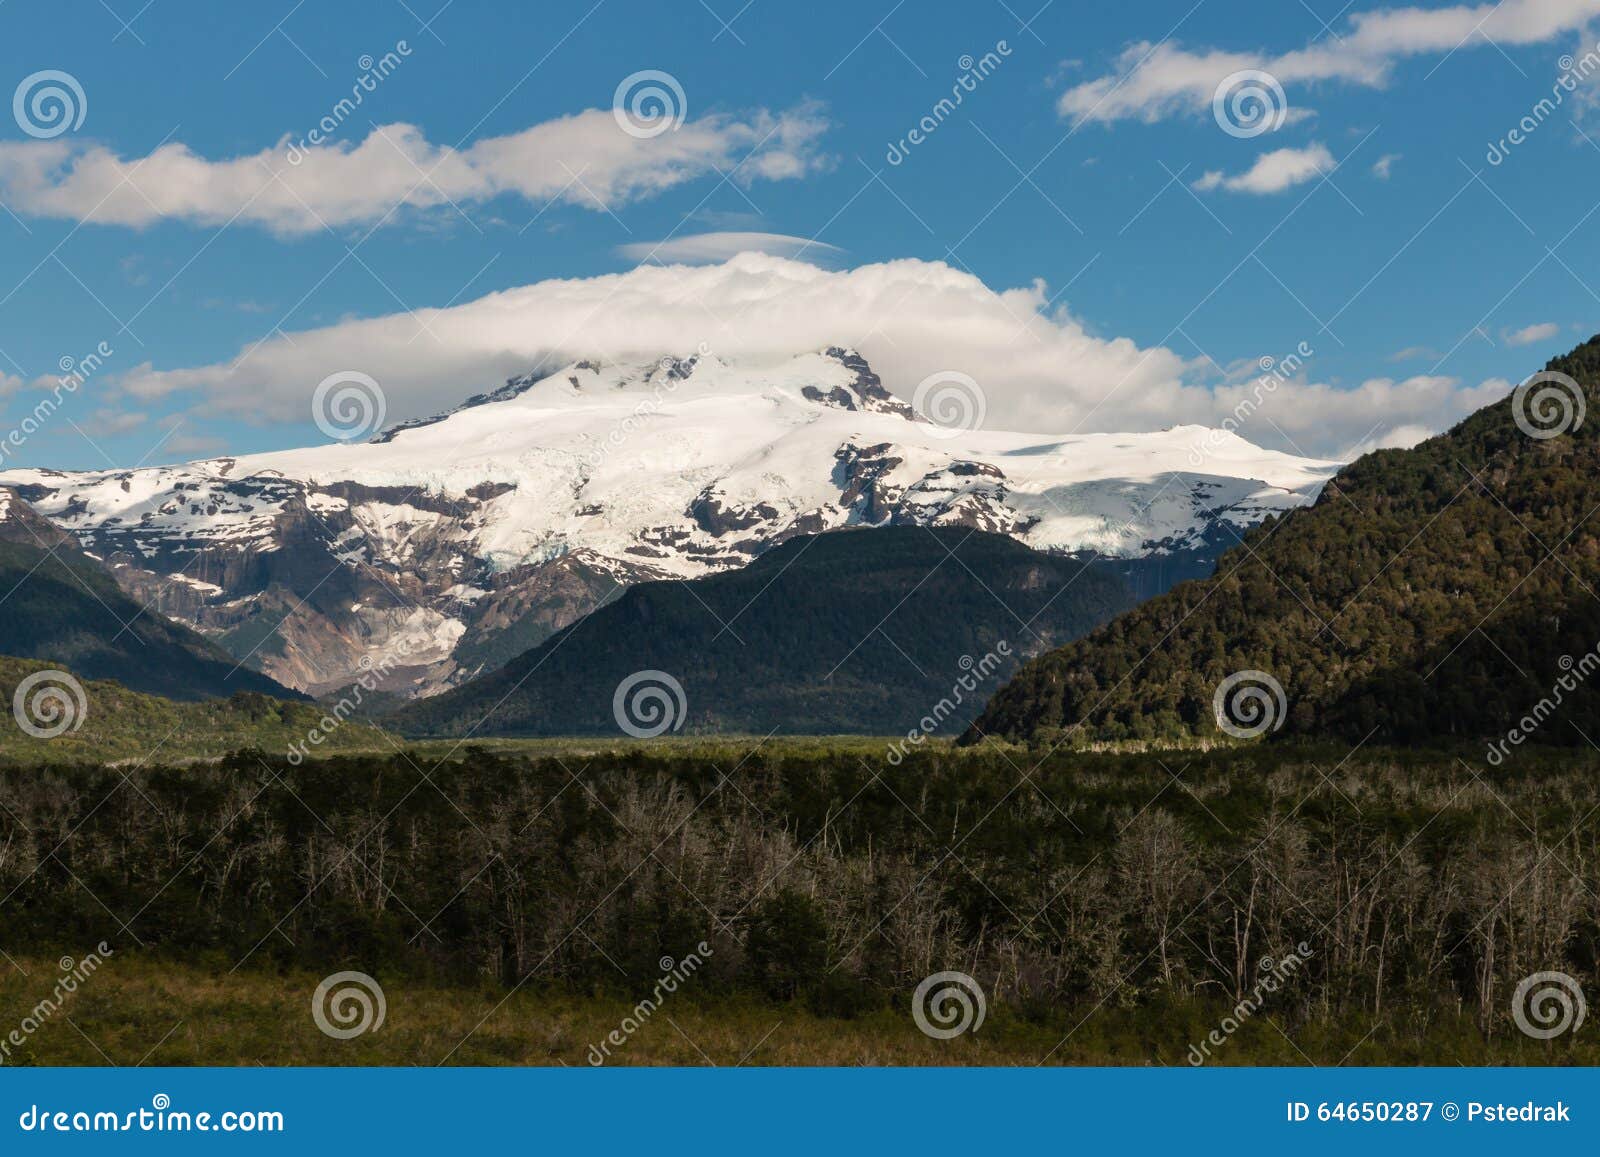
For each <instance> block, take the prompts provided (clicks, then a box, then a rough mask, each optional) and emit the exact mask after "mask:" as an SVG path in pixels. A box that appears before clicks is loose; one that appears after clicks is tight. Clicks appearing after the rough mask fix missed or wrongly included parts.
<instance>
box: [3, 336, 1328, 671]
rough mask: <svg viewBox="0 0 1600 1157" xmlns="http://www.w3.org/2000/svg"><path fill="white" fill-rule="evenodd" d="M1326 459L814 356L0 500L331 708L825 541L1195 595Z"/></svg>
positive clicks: (99, 478) (14, 474)
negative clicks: (1040, 406)
mask: <svg viewBox="0 0 1600 1157" xmlns="http://www.w3.org/2000/svg"><path fill="white" fill-rule="evenodd" d="M975 402H978V403H981V397H980V398H977V399H975ZM1334 465H1335V464H1333V463H1325V462H1316V461H1312V460H1309V459H1301V458H1295V457H1293V456H1291V455H1285V454H1279V453H1276V452H1272V451H1265V450H1261V449H1259V448H1258V447H1254V446H1252V445H1250V444H1249V443H1248V442H1245V441H1244V440H1243V439H1240V438H1238V437H1237V436H1236V435H1233V434H1229V433H1219V432H1215V431H1207V430H1204V429H1203V428H1200V427H1192V428H1191V427H1177V428H1174V429H1171V430H1167V431H1162V432H1158V433H1154V434H1133V435H1119V434H1087V435H1068V436H1049V437H1047V436H1040V435H1022V434H1011V433H1006V432H1001V431H989V430H983V429H963V428H959V427H956V428H947V427H943V426H940V425H937V424H935V423H933V422H930V421H928V420H926V419H925V418H923V417H921V416H920V415H918V414H917V413H916V412H915V411H914V410H913V409H912V408H911V407H910V406H909V405H907V404H906V403H905V402H904V401H902V400H901V399H899V398H897V397H895V396H894V395H892V394H890V393H889V392H888V391H887V390H886V389H884V388H883V386H882V383H881V382H880V381H879V379H878V377H877V375H876V374H875V373H873V372H872V370H871V368H870V366H869V365H868V364H867V363H866V361H865V359H863V358H861V357H860V355H859V354H857V353H855V352H854V351H852V350H847V349H844V348H841V347H828V348H827V349H825V350H822V351H815V352H810V353H804V354H800V355H795V356H782V357H773V358H770V359H765V360H762V359H742V360H740V361H737V362H734V361H727V360H724V359H721V358H718V357H716V356H715V355H713V354H710V353H708V352H704V351H697V352H696V353H694V354H692V355H690V356H688V357H667V358H662V359H657V360H655V361H650V362H645V363H607V364H602V363H599V362H595V361H581V362H575V363H573V364H571V365H570V366H567V367H565V368H564V369H562V370H559V371H557V372H555V373H552V374H547V375H544V376H537V375H531V374H530V375H525V376H524V377H523V378H518V379H512V380H511V381H510V382H508V383H507V384H506V385H505V386H504V387H502V388H501V389H499V390H496V391H493V392H491V393H488V394H481V395H477V396H475V397H473V398H471V399H469V400H468V402H467V403H465V404H463V405H462V406H458V407H456V408H454V409H453V410H450V411H448V412H446V413H445V414H443V415H440V416H436V417H434V418H431V419H425V420H421V421H418V422H412V423H401V424H400V425H398V426H391V427H389V428H388V429H387V430H385V431H383V432H382V433H381V434H380V435H379V437H378V439H377V440H375V441H372V442H366V443H359V444H350V445H343V444H334V445H328V446H320V447H311V448H307V449H301V450H291V451H283V452H276V453H269V454H259V455H251V456H247V457H224V458H215V459H209V460H205V461H201V462H194V463H188V464H184V465H180V466H170V467H149V468H143V469H138V470H106V471H89V472H78V473H73V472H64V471H54V470H40V469H33V470H12V471H7V472H5V473H3V474H0V482H3V483H5V484H7V485H11V486H14V487H16V488H17V489H18V491H19V493H21V494H22V495H23V496H24V497H26V498H27V499H28V500H29V501H30V502H31V503H33V504H34V506H35V507H37V508H38V510H39V511H40V512H41V513H42V514H44V515H45V516H47V517H48V518H50V519H51V520H52V521H54V522H55V523H56V524H57V525H58V526H60V527H61V528H62V529H63V530H65V531H67V532H68V533H70V534H72V535H73V536H74V538H75V539H76V540H77V542H78V543H79V544H80V545H81V546H83V547H84V548H86V549H88V550H90V551H92V552H93V553H94V554H95V555H97V556H99V557H100V558H102V559H104V560H105V561H106V563H107V565H108V566H109V567H110V569H111V571H112V573H113V574H114V575H115V576H116V578H117V579H118V581H119V582H121V583H122V585H123V586H124V587H125V588H126V589H128V590H129V591H130V592H131V593H133V594H134V595H135V596H136V597H138V598H139V599H140V600H141V601H143V602H149V603H152V604H154V605H156V606H157V607H159V608H160V609H161V610H162V611H163V612H165V613H167V614H168V615H171V616H172V617H174V618H177V619H179V620H181V621H183V622H185V623H187V624H188V625H190V626H192V627H194V628H195V629H197V630H199V631H201V632H202V633H204V634H206V635H208V636H209V637H211V638H213V639H216V640H217V641H218V642H219V643H221V644H222V645H223V646H225V647H226V648H227V649H228V650H230V651H231V652H232V653H234V654H235V655H236V656H246V655H247V656H249V662H250V663H251V664H252V665H253V666H255V667H257V668H259V669H261V670H263V671H265V672H267V673H269V674H271V675H272V676H273V677H274V678H276V679H278V680H279V681H281V682H283V683H285V684H288V685H291V686H294V687H297V688H301V689H304V690H307V691H310V692H312V693H322V692H326V691H328V690H331V689H333V688H336V687H339V686H342V685H344V684H347V683H348V682H350V681H351V679H353V678H354V677H356V676H357V674H358V673H359V672H360V671H362V670H364V669H365V668H363V667H362V663H363V662H366V663H368V664H371V665H382V666H384V668H385V669H386V670H391V674H390V676H389V682H388V686H387V688H386V689H387V690H390V691H394V692H396V693H400V694H405V695H412V696H418V695H427V694H432V693H437V692H439V691H442V690H444V689H446V688H448V687H450V686H454V685H459V684H460V683H462V682H465V681H466V680H467V679H469V678H471V677H472V676H474V675H477V674H481V673H483V672H485V671H487V670H491V669H493V666H494V665H495V664H496V663H497V662H500V661H503V660H504V658H506V657H508V656H509V654H512V653H516V652H517V651H518V650H520V649H521V648H523V647H525V646H532V645H535V644H537V643H538V642H539V641H540V640H541V639H542V638H543V637H547V636H548V635H549V634H550V633H551V632H553V631H555V630H559V629H561V628H562V627H565V626H566V625H568V624H570V623H571V622H573V621H575V620H576V619H577V618H579V617H581V616H582V615H583V614H586V613H588V612H589V611H591V610H593V609H595V608H596V607H598V606H600V605H603V604H604V603H605V602H607V601H609V600H610V599H612V598H615V597H616V594H617V592H618V591H619V590H621V589H623V588H625V587H627V586H629V585H631V584H633V583H636V582H640V581H651V580H660V579H666V578H672V577H683V578H688V577H696V576H701V575H706V574H711V573H715V572H718V571H725V570H731V569H736V568H738V567H742V566H744V565H747V564H748V563H749V562H751V561H752V560H753V559H754V558H756V557H758V556H759V555H760V554H761V553H763V552H764V551H766V550H768V549H771V548H772V547H773V546H775V545H777V544H779V543H781V542H783V541H785V540H786V539H788V538H791V537H794V536H797V535H806V534H815V533H818V532H820V531H824V530H829V529H836V528H839V527H843V526H874V527H884V526H896V525H921V526H941V525H957V526H970V527H974V528H978V529H983V530H987V531H993V532H998V533H1003V534H1007V535H1009V536H1011V537H1013V538H1016V539H1018V540H1019V541H1022V542H1024V543H1026V544H1027V545H1030V546H1033V547H1036V548H1039V549H1043V550H1046V551H1050V552H1053V553H1060V554H1066V555H1085V556H1089V555H1103V556H1108V557H1115V558H1125V559H1130V560H1137V559H1144V558H1158V559H1165V560H1170V561H1171V562H1172V563H1173V564H1174V565H1173V566H1172V567H1170V568H1165V567H1164V568H1159V569H1158V570H1152V571H1151V572H1150V573H1161V572H1163V571H1167V570H1170V572H1171V573H1173V574H1175V575H1182V574H1188V573H1193V572H1194V571H1196V570H1203V569H1205V567H1207V566H1208V565H1209V562H1210V560H1211V559H1213V558H1214V557H1215V555H1216V554H1217V553H1218V550H1219V549H1220V546H1221V545H1222V544H1226V543H1231V542H1232V541H1233V540H1234V538H1236V537H1237V532H1238V531H1240V530H1242V529H1244V528H1246V527H1248V526H1250V525H1253V524H1254V523H1255V522H1257V521H1259V520H1260V519H1262V518H1264V517H1266V516H1267V515H1268V514H1270V513H1273V512H1276V511H1282V510H1285V509H1289V508H1293V507H1295V506H1298V505H1302V504H1304V503H1306V502H1308V501H1310V500H1311V498H1312V497H1313V496H1314V494H1315V493H1316V491H1317V490H1318V488H1320V486H1321V484H1322V482H1323V480H1324V479H1325V478H1326V477H1327V476H1328V475H1329V474H1331V472H1332V469H1333V467H1334ZM530 616H531V617H530ZM513 622H522V623H523V624H524V626H523V627H522V629H521V630H520V631H519V632H517V633H515V634H514V635H513V636H510V637H507V638H502V637H501V636H502V635H503V633H504V632H505V631H506V630H508V629H509V627H510V624H512V623H513ZM402 652H403V657H404V661H403V662H399V663H396V662H395V659H396V656H397V654H400V653H402Z"/></svg>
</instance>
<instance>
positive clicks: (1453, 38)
mask: <svg viewBox="0 0 1600 1157" xmlns="http://www.w3.org/2000/svg"><path fill="white" fill-rule="evenodd" d="M1597 16H1600V0H1504V2H1503V3H1499V4H1493V5H1491V4H1482V5H1456V6H1452V7H1447V8H1431V9H1430V8H1381V9H1376V10H1374V11H1370V12H1357V13H1354V14H1353V15H1352V16H1351V17H1350V21H1349V26H1348V27H1347V28H1344V29H1342V30H1336V34H1330V35H1328V36H1326V37H1324V38H1322V39H1321V40H1319V41H1317V42H1316V43H1314V44H1312V45H1310V46H1308V47H1306V48H1301V49H1296V50H1295V51H1292V52H1285V53H1281V54H1278V55H1270V54H1267V53H1260V52H1224V51H1219V50H1216V49H1204V50H1201V51H1198V52H1191V51H1189V50H1187V49H1184V48H1181V47H1179V46H1178V45H1177V44H1176V43H1174V42H1171V41H1166V42H1162V43H1159V44H1151V43H1149V42H1148V41H1145V42H1140V43H1136V44H1130V45H1129V46H1128V47H1127V48H1126V49H1125V50H1124V51H1123V52H1122V54H1121V56H1120V57H1119V58H1118V60H1117V64H1116V68H1115V70H1114V71H1113V72H1112V73H1110V74H1108V75H1106V76H1102V77H1098V78H1096V79H1094V80H1091V81H1087V82H1085V83H1083V84H1079V85H1077V86H1075V87H1074V88H1071V89H1068V90H1067V91H1066V92H1065V93H1063V94H1062V95H1061V98H1060V100H1059V101H1058V102H1057V109H1058V111H1059V112H1060V113H1061V115H1062V116H1065V117H1071V118H1073V119H1074V120H1075V121H1077V122H1082V121H1103V122H1110V121H1117V120H1125V119H1135V120H1142V121H1146V122H1154V121H1158V120H1161V119H1163V118H1165V117H1170V116H1180V115H1184V114H1195V113H1208V112H1209V110H1210V108H1211V99H1212V96H1213V94H1214V93H1215V92H1216V89H1217V85H1218V84H1219V83H1220V82H1221V81H1222V79H1223V78H1224V77H1226V76H1228V75H1230V74H1232V73H1235V72H1239V71H1241V70H1244V69H1260V70H1262V71H1265V72H1269V73H1271V74H1272V75H1273V76H1274V77H1276V78H1277V80H1278V81H1279V83H1281V84H1283V85H1285V86H1289V85H1294V84H1314V83H1324V82H1330V81H1342V82H1345V83H1349V84H1360V85H1366V86H1369V87H1377V86H1382V85H1384V84H1385V83H1387V82H1388V79H1389V76H1390V73H1391V71H1392V69H1393V66H1394V64H1395V63H1396V62H1397V61H1400V60H1403V59H1405V58H1407V57H1412V56H1424V55H1428V56H1432V55H1442V54H1444V53H1448V52H1456V51H1460V52H1467V51H1469V50H1472V49H1476V48H1481V47H1482V46H1483V45H1486V44H1489V43H1494V44H1496V45H1499V46H1501V47H1502V48H1505V47H1514V46H1516V45H1524V44H1542V43H1545V42H1546V41H1549V40H1552V39H1554V38H1555V37H1557V36H1560V35H1562V34H1564V33H1568V32H1573V31H1576V30H1578V29H1580V28H1582V27H1584V25H1585V24H1586V23H1587V22H1588V21H1589V20H1591V19H1594V18H1595V17H1597ZM1290 103H1291V105H1292V104H1293V103H1294V100H1293V98H1291V100H1290Z"/></svg>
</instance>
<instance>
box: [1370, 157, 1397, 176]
mask: <svg viewBox="0 0 1600 1157" xmlns="http://www.w3.org/2000/svg"><path fill="white" fill-rule="evenodd" d="M1399 159H1400V154H1399V153H1384V154H1383V156H1381V157H1379V158H1378V159H1377V160H1376V161H1374V162H1373V163H1372V175H1373V176H1374V177H1376V178H1378V180H1380V181H1387V180H1388V179H1389V172H1390V170H1391V169H1393V168H1394V163H1395V162H1396V161H1398V160H1399Z"/></svg>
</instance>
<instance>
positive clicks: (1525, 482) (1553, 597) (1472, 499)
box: [968, 338, 1600, 747]
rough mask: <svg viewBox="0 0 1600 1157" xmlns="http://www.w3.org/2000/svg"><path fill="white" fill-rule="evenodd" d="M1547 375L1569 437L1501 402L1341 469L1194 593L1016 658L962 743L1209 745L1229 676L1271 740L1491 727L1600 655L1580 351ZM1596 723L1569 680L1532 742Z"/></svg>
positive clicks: (1597, 483)
mask: <svg viewBox="0 0 1600 1157" xmlns="http://www.w3.org/2000/svg"><path fill="white" fill-rule="evenodd" d="M1548 368H1549V369H1552V370H1555V371H1559V372H1561V373H1565V374H1568V375H1570V376H1571V377H1572V378H1574V379H1576V381H1577V382H1578V383H1579V384H1580V385H1581V387H1582V390H1583V393H1584V395H1585V404H1586V407H1587V410H1588V413H1589V418H1588V420H1587V421H1585V422H1583V423H1582V425H1580V426H1578V427H1577V428H1576V429H1573V430H1571V431H1570V432H1567V433H1563V434H1560V435H1559V436H1556V437H1550V438H1544V439H1540V438H1534V437H1530V436H1528V435H1526V434H1524V433H1523V432H1522V431H1521V430H1520V429H1519V428H1518V427H1517V425H1516V423H1515V421H1514V420H1513V409H1512V407H1513V402H1512V399H1510V398H1508V399H1506V400H1504V401H1502V402H1500V403H1497V404H1495V405H1493V406H1489V407H1486V408H1485V409H1483V410H1480V411H1479V412H1478V413H1476V414H1474V415H1472V416H1471V417H1470V418H1468V419H1467V420H1465V421H1464V422H1462V423H1461V424H1460V425H1458V426H1456V427H1455V428H1454V429H1452V430H1450V431H1449V432H1447V433H1445V434H1442V435H1440V436H1438V437H1436V438H1431V439H1429V440H1427V441H1425V442H1423V443H1421V444H1420V445H1418V446H1417V447H1415V448H1414V449H1410V450H1380V451H1376V452H1374V453H1371V454H1368V455H1366V456H1365V457H1363V458H1360V459H1358V460H1357V461H1356V462H1354V463H1353V464H1351V465H1350V466H1348V467H1346V468H1345V469H1343V470H1342V471H1340V472H1339V474H1338V475H1337V476H1336V477H1335V478H1334V479H1333V480H1332V481H1331V482H1329V483H1328V485H1327V487H1326V489H1325V490H1324V491H1323V493H1322V495H1321V496H1320V497H1319V499H1318V500H1317V502H1316V504H1315V505H1314V506H1312V507H1310V508H1306V509H1301V510H1296V511H1292V512H1290V513H1289V514H1288V515H1286V516H1283V517H1281V518H1278V519H1275V520H1271V521H1268V522H1266V523H1264V524H1262V525H1261V526H1259V527H1256V528H1255V529H1253V530H1251V531H1249V532H1248V533H1246V534H1245V535H1244V537H1243V539H1242V541H1241V542H1240V544H1239V545H1238V546H1237V547H1235V548H1234V549H1233V550H1231V551H1229V552H1228V553H1227V554H1225V555H1223V557H1222V558H1221V560H1220V561H1219V563H1218V565H1217V572H1216V574H1215V576H1213V577H1212V578H1210V579H1207V580H1204V581H1200V582H1189V583H1184V584H1181V585H1180V586H1177V587H1175V588H1174V589H1173V590H1172V591H1170V592H1169V593H1167V594H1165V595H1163V596H1161V597H1158V598H1156V599H1153V600H1151V601H1150V602H1147V603H1145V604H1143V605H1142V606H1140V607H1139V608H1137V609H1136V610H1134V611H1132V612H1130V613H1129V614H1126V615H1123V616H1121V617H1120V618H1118V619H1116V620H1115V621H1113V622H1112V623H1110V624H1109V625H1107V626H1106V627H1104V628H1102V629H1101V630H1099V631H1097V632H1095V633H1093V634H1091V635H1089V636H1088V637H1086V638H1084V639H1081V640H1079V641H1078V642H1076V643H1073V644H1070V645H1068V646H1066V647H1064V648H1062V649H1060V650H1058V651H1055V652H1052V653H1051V654H1049V655H1046V656H1044V657H1042V658H1039V659H1037V660H1035V661H1034V662H1032V663H1030V664H1028V665H1026V666H1025V667H1024V668H1023V669H1022V671H1020V672H1019V673H1018V675H1017V677H1016V678H1015V679H1014V680H1013V681H1012V682H1011V683H1010V684H1009V685H1008V686H1007V687H1006V688H1005V689H1004V690H1002V691H1001V692H1000V693H999V694H998V695H996V696H995V698H994V699H993V701H992V702H991V703H990V705H989V706H988V708H987V709H986V710H985V712H984V713H983V715H982V716H981V717H980V719H979V720H978V722H977V724H976V725H975V727H974V729H973V731H972V732H971V733H970V734H969V736H968V739H969V740H976V739H977V737H978V736H979V735H980V734H989V735H1003V736H1008V737H1011V738H1016V739H1022V738H1029V737H1036V738H1043V739H1047V740H1049V741H1052V742H1057V741H1066V742H1074V743H1082V742H1094V741H1099V740H1120V739H1140V740H1169V739H1176V738H1180V737H1185V736H1193V735H1200V736H1207V735H1215V734H1216V731H1217V728H1216V723H1215V719H1214V716H1213V705H1212V695H1213V692H1214V690H1215V689H1216V687H1217V685H1218V684H1219V683H1220V682H1221V680H1222V679H1224V678H1225V677H1226V676H1228V675H1230V674H1232V673H1233V672H1237V671H1241V670H1259V671H1264V672H1267V673H1269V674H1270V675H1271V676H1272V677H1273V678H1275V679H1276V680H1277V681H1278V682H1279V683H1280V684H1281V685H1282V687H1283V688H1284V690H1285V693H1286V698H1287V704H1288V711H1287V716H1286V718H1285V719H1284V720H1283V726H1282V730H1281V731H1280V732H1279V733H1278V734H1279V736H1280V737H1284V736H1292V735H1300V736H1307V735H1312V736H1322V737H1340V738H1343V739H1344V740H1346V741H1350V742H1355V741H1359V740H1362V739H1365V738H1367V737H1368V736H1371V737H1372V741H1373V742H1404V743H1415V742H1428V741H1433V740H1440V741H1450V740H1458V739H1461V738H1486V737H1492V736H1496V735H1502V734H1504V733H1505V732H1506V731H1507V729H1508V728H1509V727H1511V726H1512V725H1513V724H1514V723H1515V722H1516V721H1518V720H1520V719H1521V718H1522V717H1523V716H1524V715H1525V714H1526V713H1527V712H1528V711H1529V710H1530V709H1531V708H1533V707H1534V705H1535V704H1537V703H1538V702H1539V701H1540V700H1541V699H1543V698H1545V697H1547V696H1549V695H1550V694H1551V692H1552V688H1553V686H1554V684H1555V683H1556V681H1557V680H1558V679H1560V678H1561V677H1562V676H1563V675H1565V674H1566V673H1567V671H1568V669H1569V668H1570V667H1572V666H1573V664H1574V663H1578V662H1579V661H1580V660H1581V659H1582V657H1583V656H1585V655H1589V654H1591V653H1592V652H1594V651H1595V650H1596V648H1597V646H1600V597H1597V595H1596V591H1597V590H1600V522H1597V521H1596V520H1595V517H1594V516H1595V514H1596V512H1597V511H1600V410H1597V408H1596V400H1597V393H1596V385H1597V383H1600V338H1596V339H1592V340H1590V341H1589V342H1587V343H1585V344H1584V345H1582V346H1580V347H1579V348H1578V349H1576V350H1574V351H1573V352H1572V353H1571V354H1569V355H1567V356H1566V357H1562V358H1557V359H1555V360H1554V361H1552V362H1551V363H1550V365H1549V367H1548ZM1592 662H1593V659H1591V664H1592ZM1596 720H1600V686H1597V685H1591V684H1588V683H1580V685H1579V686H1577V687H1576V688H1575V689H1574V690H1572V691H1571V692H1568V693H1566V694H1565V695H1564V705H1563V708H1562V711H1561V718H1560V719H1558V720H1555V721H1553V722H1551V723H1550V724H1549V725H1548V726H1547V727H1545V728H1544V729H1543V730H1542V731H1541V732H1540V740H1541V742H1546V743H1556V744H1565V745H1572V746H1583V747H1587V746H1589V742H1590V737H1591V736H1594V737H1596V738H1597V739H1600V735H1597V732H1596V730H1594V729H1593V728H1591V726H1590V722H1591V721H1596Z"/></svg>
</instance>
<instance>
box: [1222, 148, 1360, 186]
mask: <svg viewBox="0 0 1600 1157" xmlns="http://www.w3.org/2000/svg"><path fill="white" fill-rule="evenodd" d="M1333 166H1334V160H1333V154H1332V153H1330V152H1329V151H1328V150H1327V148H1326V147H1325V146H1323V145H1318V144H1313V145H1310V146H1309V147H1307V148H1304V149H1274V150H1273V151H1272V152H1270V153H1262V154H1261V155H1260V156H1259V157H1257V158H1256V162H1255V164H1253V165H1251V166H1250V167H1249V168H1248V169H1246V170H1245V171H1244V172H1242V173H1240V174H1238V175H1237V176H1233V177H1228V176H1224V175H1223V174H1222V173H1219V172H1210V173H1207V174H1206V175H1205V176H1203V177H1201V178H1200V179H1199V180H1198V181H1196V182H1195V183H1194V187H1195V188H1196V189H1200V190H1206V189H1227V190H1228V191H1229V192H1233V193H1258V194H1266V193H1281V192H1283V191H1284V190H1285V189H1291V188H1293V187H1294V186H1296V185H1303V184H1305V183H1306V182H1307V181H1309V180H1311V179H1312V178H1313V177H1320V176H1321V175H1322V174H1323V173H1326V172H1329V171H1330V170H1332V168H1333Z"/></svg>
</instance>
